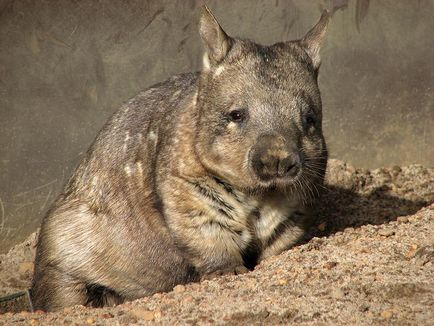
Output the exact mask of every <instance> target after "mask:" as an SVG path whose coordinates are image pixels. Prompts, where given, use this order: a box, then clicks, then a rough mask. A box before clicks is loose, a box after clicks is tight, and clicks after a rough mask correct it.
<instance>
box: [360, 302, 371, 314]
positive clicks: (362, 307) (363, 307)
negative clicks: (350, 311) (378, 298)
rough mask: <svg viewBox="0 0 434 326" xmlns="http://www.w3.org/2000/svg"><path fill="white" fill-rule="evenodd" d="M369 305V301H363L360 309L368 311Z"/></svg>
mask: <svg viewBox="0 0 434 326" xmlns="http://www.w3.org/2000/svg"><path fill="white" fill-rule="evenodd" d="M369 308H370V307H369V305H368V304H367V303H362V304H361V305H360V306H359V311H361V312H366V311H368V310H369Z"/></svg>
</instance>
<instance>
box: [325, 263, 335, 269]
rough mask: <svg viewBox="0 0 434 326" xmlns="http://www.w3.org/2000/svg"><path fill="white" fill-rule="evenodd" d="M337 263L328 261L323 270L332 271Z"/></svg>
mask: <svg viewBox="0 0 434 326" xmlns="http://www.w3.org/2000/svg"><path fill="white" fill-rule="evenodd" d="M337 264H338V263H337V262H335V261H328V262H326V263H325V264H324V266H323V267H324V268H326V269H332V268H333V267H335V266H336V265H337Z"/></svg>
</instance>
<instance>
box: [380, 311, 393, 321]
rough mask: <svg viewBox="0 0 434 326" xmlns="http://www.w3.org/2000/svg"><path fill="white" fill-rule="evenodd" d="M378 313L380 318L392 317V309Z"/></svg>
mask: <svg viewBox="0 0 434 326" xmlns="http://www.w3.org/2000/svg"><path fill="white" fill-rule="evenodd" d="M380 315H381V318H383V319H390V318H392V317H393V311H392V310H383V311H382V312H381V314H380Z"/></svg>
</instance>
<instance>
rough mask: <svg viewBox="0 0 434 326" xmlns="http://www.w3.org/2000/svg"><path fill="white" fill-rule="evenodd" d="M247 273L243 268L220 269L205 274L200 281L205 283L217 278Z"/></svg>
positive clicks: (245, 268) (247, 270)
mask: <svg viewBox="0 0 434 326" xmlns="http://www.w3.org/2000/svg"><path fill="white" fill-rule="evenodd" d="M247 272H249V269H248V268H247V267H245V266H241V265H240V266H236V267H230V268H227V269H221V270H218V271H215V272H212V273H209V274H205V275H203V276H202V277H201V279H200V280H201V281H205V280H212V279H215V278H216V277H219V276H223V275H241V274H245V273H247Z"/></svg>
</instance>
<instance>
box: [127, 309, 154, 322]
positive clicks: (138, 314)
mask: <svg viewBox="0 0 434 326" xmlns="http://www.w3.org/2000/svg"><path fill="white" fill-rule="evenodd" d="M130 315H131V316H133V317H134V318H136V319H143V320H153V319H154V318H155V315H154V312H153V311H150V310H146V309H144V308H134V309H131V311H130Z"/></svg>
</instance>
